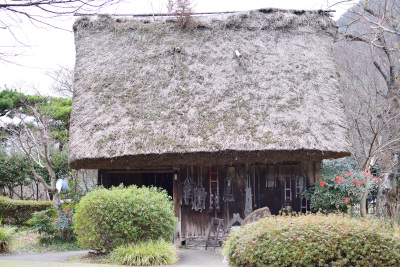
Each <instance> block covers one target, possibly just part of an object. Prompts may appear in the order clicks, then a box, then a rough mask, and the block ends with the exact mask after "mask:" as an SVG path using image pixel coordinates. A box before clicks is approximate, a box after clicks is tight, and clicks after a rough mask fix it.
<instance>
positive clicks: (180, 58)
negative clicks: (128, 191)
mask: <svg viewBox="0 0 400 267" xmlns="http://www.w3.org/2000/svg"><path fill="white" fill-rule="evenodd" d="M191 23H192V24H191V25H189V27H186V28H180V27H179V26H178V25H177V23H176V18H174V17H168V16H166V17H133V18H127V17H118V18H113V17H108V16H99V17H96V18H95V17H90V18H87V17H85V18H81V19H79V20H78V21H77V22H76V23H75V25H74V31H75V45H76V66H75V87H74V96H73V104H72V114H71V128H70V144H69V149H70V156H69V161H70V165H71V167H72V168H76V169H81V168H83V169H98V170H99V171H98V174H99V176H98V183H99V184H101V185H103V186H104V187H106V188H109V187H111V186H117V185H119V184H121V183H123V184H124V185H126V186H128V185H131V184H136V185H139V186H142V185H144V186H157V187H161V188H164V189H165V190H167V192H168V193H169V194H170V195H171V197H172V199H173V203H174V209H175V213H176V216H177V217H178V218H179V222H178V224H177V232H176V237H175V238H176V240H179V241H180V240H182V241H184V240H185V239H187V238H189V237H193V236H205V235H207V233H208V229H209V227H210V221H211V219H212V218H214V217H217V218H221V219H224V220H225V222H228V221H229V220H231V219H232V218H233V214H237V213H238V214H239V215H240V217H241V218H244V217H245V216H247V215H248V214H249V213H250V212H251V211H253V210H256V209H258V208H261V207H268V208H269V209H270V211H271V213H272V214H278V212H279V211H280V210H281V209H282V208H284V207H287V206H290V207H291V208H292V209H293V210H295V211H299V212H305V211H307V209H309V203H307V200H306V199H305V198H303V197H302V192H303V190H304V189H305V188H306V187H308V186H309V185H310V184H311V183H314V182H316V181H317V180H318V179H319V178H320V171H321V160H322V159H327V158H340V157H344V156H348V155H350V153H349V142H348V126H347V124H346V120H345V114H344V108H343V102H342V95H341V93H340V89H339V81H338V73H337V70H336V66H335V61H334V58H333V52H332V44H333V42H334V39H335V38H336V34H337V27H336V25H335V23H334V21H332V19H331V18H330V17H329V14H328V13H326V12H323V11H293V10H276V9H260V10H254V11H248V12H238V13H232V14H211V15H201V16H200V15H198V16H194V17H193V21H192V22H191Z"/></svg>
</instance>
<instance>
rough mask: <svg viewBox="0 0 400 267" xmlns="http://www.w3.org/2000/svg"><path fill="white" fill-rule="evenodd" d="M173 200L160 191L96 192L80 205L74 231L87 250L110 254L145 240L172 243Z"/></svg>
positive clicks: (124, 190)
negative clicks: (103, 251) (116, 248)
mask: <svg viewBox="0 0 400 267" xmlns="http://www.w3.org/2000/svg"><path fill="white" fill-rule="evenodd" d="M175 222H176V217H175V215H174V209H173V205H172V201H171V198H170V197H169V196H168V195H167V193H166V192H165V191H163V190H160V189H158V188H153V187H151V188H146V187H141V188H138V187H137V186H135V185H132V186H129V187H127V188H123V187H122V186H119V187H114V188H111V189H96V190H93V191H92V192H90V193H89V194H88V195H86V196H85V197H84V198H83V199H82V200H81V202H79V204H77V206H76V209H75V214H74V229H75V233H76V235H77V240H78V243H79V244H80V245H81V246H82V247H83V248H88V249H95V250H106V251H110V250H112V249H113V248H115V247H117V246H119V245H123V244H128V243H136V242H138V241H142V240H145V239H146V240H158V239H159V238H164V239H166V240H172V238H173V233H174V228H175Z"/></svg>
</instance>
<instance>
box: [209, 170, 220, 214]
mask: <svg viewBox="0 0 400 267" xmlns="http://www.w3.org/2000/svg"><path fill="white" fill-rule="evenodd" d="M208 175H209V182H210V206H209V209H210V210H211V209H212V208H213V204H212V203H213V189H214V191H215V189H216V195H215V196H214V201H215V202H216V205H215V209H216V210H219V201H220V200H219V177H218V166H216V171H212V167H211V166H210V168H209V171H208ZM217 198H218V199H217Z"/></svg>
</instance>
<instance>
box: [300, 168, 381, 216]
mask: <svg viewBox="0 0 400 267" xmlns="http://www.w3.org/2000/svg"><path fill="white" fill-rule="evenodd" d="M379 181H380V179H379V178H377V177H375V176H373V175H372V174H370V173H367V172H354V173H351V172H349V171H347V172H344V173H342V174H339V175H337V176H326V177H323V178H322V179H321V181H319V182H318V183H315V184H314V185H312V186H311V187H310V189H308V190H307V191H306V192H305V193H304V195H305V197H307V199H308V200H309V201H310V208H311V210H312V211H314V212H315V211H318V210H321V211H322V212H324V213H331V212H336V211H340V212H347V211H348V208H349V206H352V205H355V204H359V203H360V201H361V199H362V197H363V195H364V193H365V192H367V191H368V192H370V191H371V190H373V189H374V188H376V187H377V185H378V183H379Z"/></svg>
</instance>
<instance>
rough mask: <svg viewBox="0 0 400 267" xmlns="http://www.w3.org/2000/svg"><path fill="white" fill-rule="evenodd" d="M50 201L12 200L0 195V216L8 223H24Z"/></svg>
mask: <svg viewBox="0 0 400 267" xmlns="http://www.w3.org/2000/svg"><path fill="white" fill-rule="evenodd" d="M52 205H53V202H51V201H33V200H14V199H10V198H8V197H3V196H0V218H2V219H3V222H4V223H8V224H24V223H25V222H26V221H27V220H29V219H30V218H31V217H32V214H33V213H34V212H35V211H41V210H45V209H48V208H49V207H51V206H52Z"/></svg>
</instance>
